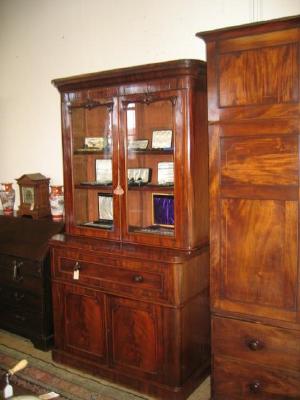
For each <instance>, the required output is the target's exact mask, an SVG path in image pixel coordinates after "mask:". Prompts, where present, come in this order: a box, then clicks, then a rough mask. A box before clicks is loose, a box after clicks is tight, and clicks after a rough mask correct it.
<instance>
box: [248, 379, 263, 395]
mask: <svg viewBox="0 0 300 400" xmlns="http://www.w3.org/2000/svg"><path fill="white" fill-rule="evenodd" d="M249 389H250V392H252V393H259V392H261V390H262V384H261V383H260V382H259V381H253V382H251V383H250V385H249Z"/></svg>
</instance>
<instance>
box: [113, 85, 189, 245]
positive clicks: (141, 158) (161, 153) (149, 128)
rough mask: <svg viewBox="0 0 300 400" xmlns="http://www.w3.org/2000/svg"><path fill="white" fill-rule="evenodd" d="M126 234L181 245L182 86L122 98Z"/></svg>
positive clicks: (131, 238) (133, 239)
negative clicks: (180, 88)
mask: <svg viewBox="0 0 300 400" xmlns="http://www.w3.org/2000/svg"><path fill="white" fill-rule="evenodd" d="M120 107H121V130H122V139H123V146H122V148H123V149H124V152H125V154H124V157H123V158H124V159H125V168H124V170H125V176H124V177H123V178H124V181H125V182H124V186H125V197H124V199H123V200H124V201H123V204H122V212H123V215H122V217H123V218H122V222H123V226H122V236H123V239H124V240H126V241H130V242H135V243H145V244H152V245H163V246H166V247H174V246H175V247H180V243H182V238H181V233H180V230H179V227H180V225H182V218H183V214H184V211H183V210H182V206H181V205H182V204H183V193H182V192H183V191H182V190H181V189H182V182H183V179H184V168H183V164H184V153H183V152H184V140H185V126H184V124H183V115H184V108H185V102H184V97H183V96H182V94H181V93H180V92H179V91H170V92H159V93H154V94H143V95H136V96H126V97H123V98H121V101H120Z"/></svg>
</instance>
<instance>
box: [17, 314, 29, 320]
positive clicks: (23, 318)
mask: <svg viewBox="0 0 300 400" xmlns="http://www.w3.org/2000/svg"><path fill="white" fill-rule="evenodd" d="M15 318H16V319H17V320H19V321H21V322H25V321H26V317H24V315H19V314H15Z"/></svg>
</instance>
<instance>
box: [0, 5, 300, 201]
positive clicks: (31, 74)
mask: <svg viewBox="0 0 300 400" xmlns="http://www.w3.org/2000/svg"><path fill="white" fill-rule="evenodd" d="M295 14H300V0H205V1H204V0H0V182H7V181H12V182H15V178H19V177H20V176H21V175H23V174H24V173H34V172H40V173H42V174H44V175H46V176H47V177H50V178H51V183H52V184H54V183H57V184H58V183H61V184H62V149H61V131H60V105H59V94H58V92H57V90H56V89H55V88H54V87H53V86H52V85H51V80H52V79H54V78H60V77H65V76H69V75H74V74H82V73H88V72H95V71H101V70H107V69H112V68H121V67H127V66H132V65H139V64H145V63H152V62H159V61H167V60H172V59H179V58H200V59H205V48H204V43H203V42H202V41H201V40H200V39H197V38H196V37H195V33H196V32H199V31H203V30H209V29H215V28H220V27H224V26H231V25H239V24H243V23H248V22H253V21H257V20H265V19H272V18H279V17H284V16H288V15H295ZM14 187H15V189H18V187H17V185H14ZM16 192H17V201H16V207H17V206H18V203H19V198H18V190H16Z"/></svg>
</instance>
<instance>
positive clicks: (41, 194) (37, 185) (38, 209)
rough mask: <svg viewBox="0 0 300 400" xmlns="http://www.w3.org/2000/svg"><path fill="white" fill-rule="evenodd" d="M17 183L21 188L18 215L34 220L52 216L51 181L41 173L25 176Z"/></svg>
mask: <svg viewBox="0 0 300 400" xmlns="http://www.w3.org/2000/svg"><path fill="white" fill-rule="evenodd" d="M16 181H17V182H18V185H19V188H20V206H19V210H18V215H20V216H27V217H31V218H34V219H36V218H43V217H47V216H48V215H50V204H49V181H50V179H49V178H46V177H45V176H44V175H42V174H40V173H34V174H24V175H22V176H21V177H20V178H19V179H16Z"/></svg>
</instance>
